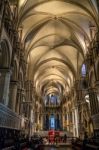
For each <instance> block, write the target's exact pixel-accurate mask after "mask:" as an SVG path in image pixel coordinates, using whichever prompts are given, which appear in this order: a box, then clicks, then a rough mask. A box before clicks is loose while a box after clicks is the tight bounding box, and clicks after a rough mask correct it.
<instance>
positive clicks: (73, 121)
mask: <svg viewBox="0 0 99 150" xmlns="http://www.w3.org/2000/svg"><path fill="white" fill-rule="evenodd" d="M72 123H73V136H75V113H74V110H72Z"/></svg>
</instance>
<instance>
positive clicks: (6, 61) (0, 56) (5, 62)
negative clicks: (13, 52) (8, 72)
mask: <svg viewBox="0 0 99 150" xmlns="http://www.w3.org/2000/svg"><path fill="white" fill-rule="evenodd" d="M9 66H10V50H9V46H8V43H7V41H6V40H5V39H4V40H2V41H1V43H0V67H1V68H9Z"/></svg>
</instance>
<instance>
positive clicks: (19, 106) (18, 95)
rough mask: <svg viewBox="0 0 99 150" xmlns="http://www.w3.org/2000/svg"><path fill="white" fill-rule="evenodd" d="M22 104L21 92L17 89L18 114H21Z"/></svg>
mask: <svg viewBox="0 0 99 150" xmlns="http://www.w3.org/2000/svg"><path fill="white" fill-rule="evenodd" d="M21 105H22V104H21V102H20V90H19V89H17V96H16V109H15V112H16V113H17V114H20V109H21Z"/></svg>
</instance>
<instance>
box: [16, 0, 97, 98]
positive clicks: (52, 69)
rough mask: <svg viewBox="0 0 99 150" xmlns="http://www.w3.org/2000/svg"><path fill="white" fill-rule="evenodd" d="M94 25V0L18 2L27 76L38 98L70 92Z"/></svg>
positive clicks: (95, 16) (26, 0)
mask: <svg viewBox="0 0 99 150" xmlns="http://www.w3.org/2000/svg"><path fill="white" fill-rule="evenodd" d="M90 25H92V26H96V27H97V26H98V11H97V6H96V1H95V0H20V1H19V26H20V27H22V29H23V31H22V41H23V42H24V43H25V54H26V56H27V61H28V66H27V69H28V72H27V77H28V79H29V80H33V82H34V86H35V88H36V91H37V93H38V95H40V96H45V95H48V94H51V93H53V94H56V95H63V94H66V93H67V92H68V91H70V90H71V87H73V83H74V81H75V79H76V78H78V74H79V71H80V68H81V65H82V63H83V61H84V57H85V55H86V52H87V47H86V45H85V40H86V41H87V43H89V42H90V41H91V37H90V29H89V26H90Z"/></svg>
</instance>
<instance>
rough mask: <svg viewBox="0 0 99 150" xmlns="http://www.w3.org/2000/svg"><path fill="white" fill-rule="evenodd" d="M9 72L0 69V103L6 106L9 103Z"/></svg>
mask: <svg viewBox="0 0 99 150" xmlns="http://www.w3.org/2000/svg"><path fill="white" fill-rule="evenodd" d="M10 76H11V71H10V70H9V69H0V102H1V103H3V104H4V105H6V106H8V103H9V84H10Z"/></svg>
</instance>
